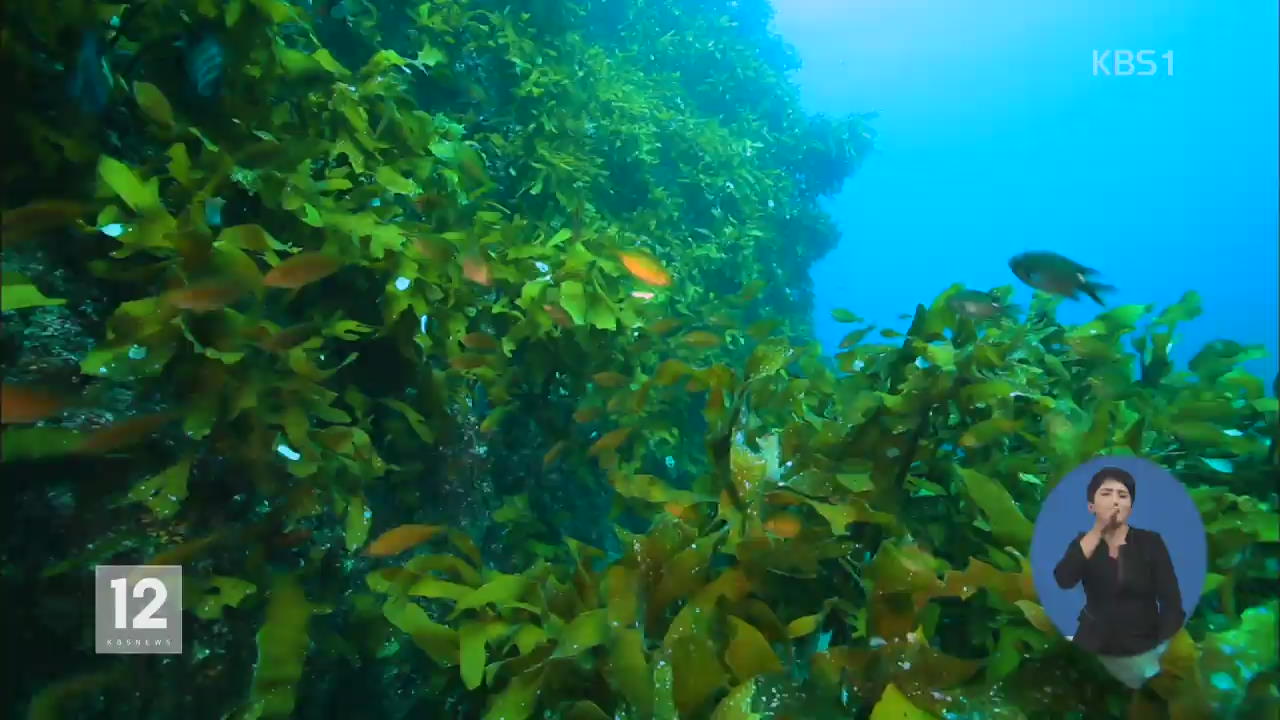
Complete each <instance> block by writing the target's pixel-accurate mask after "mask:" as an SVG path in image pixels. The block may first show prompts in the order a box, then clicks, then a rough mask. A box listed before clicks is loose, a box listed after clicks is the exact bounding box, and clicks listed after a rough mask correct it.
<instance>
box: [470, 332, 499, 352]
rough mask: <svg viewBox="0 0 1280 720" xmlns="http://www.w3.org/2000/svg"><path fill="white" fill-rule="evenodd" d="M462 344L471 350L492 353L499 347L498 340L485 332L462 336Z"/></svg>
mask: <svg viewBox="0 0 1280 720" xmlns="http://www.w3.org/2000/svg"><path fill="white" fill-rule="evenodd" d="M462 344H463V345H464V346H466V347H468V348H470V349H472V350H487V351H493V350H497V349H498V348H499V347H501V346H500V345H499V344H498V339H497V338H495V337H494V336H492V335H490V334H489V333H487V332H480V331H477V332H472V333H467V334H466V335H463V336H462Z"/></svg>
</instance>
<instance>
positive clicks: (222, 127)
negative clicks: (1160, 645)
mask: <svg viewBox="0 0 1280 720" xmlns="http://www.w3.org/2000/svg"><path fill="white" fill-rule="evenodd" d="M3 13H4V28H3V55H4V60H5V67H6V68H7V69H8V72H7V77H8V81H9V93H8V96H9V97H10V98H11V100H13V101H15V103H14V104H13V105H11V108H10V110H9V111H7V112H5V113H3V114H2V115H0V118H2V119H0V122H2V123H3V132H4V134H5V136H6V138H7V140H8V144H9V152H8V153H7V158H8V159H7V161H6V162H5V164H4V166H3V170H2V172H3V175H2V177H0V207H2V208H3V209H4V216H3V262H4V268H3V272H4V275H3V282H4V288H3V327H2V329H0V359H2V361H3V375H4V378H3V379H4V393H3V399H4V404H3V423H4V432H3V439H2V442H3V463H2V464H0V472H2V473H3V477H4V481H5V482H4V485H5V487H6V491H7V502H6V503H5V504H4V511H3V512H4V514H3V516H2V520H0V522H2V523H3V526H4V528H5V532H4V535H3V540H2V542H3V545H2V547H3V557H4V560H3V595H4V596H5V598H6V603H5V605H6V607H7V608H8V612H7V613H6V619H7V627H6V631H5V635H6V638H7V639H8V642H7V643H6V653H7V655H8V656H9V657H10V658H11V662H9V663H7V664H6V666H8V667H10V670H9V671H8V672H7V673H6V682H7V684H9V685H10V686H11V687H12V689H13V692H11V693H6V695H8V696H10V697H11V698H13V699H12V700H10V701H9V702H10V704H11V705H12V706H13V707H14V709H15V712H17V713H25V714H26V716H27V717H30V718H33V719H37V718H38V719H44V718H61V717H66V718H72V717H102V718H135V717H145V718H170V717H186V718H205V717H209V718H236V719H241V718H244V719H247V718H279V717H290V716H292V717H298V718H402V717H403V718H408V717H418V718H485V719H486V720H525V719H526V718H564V719H566V720H609V719H610V718H612V719H615V720H676V719H677V718H686V719H696V718H710V719H711V720H748V719H755V718H760V719H766V718H768V719H777V720H783V719H784V718H786V719H790V720H800V719H803V718H821V719H826V718H846V717H847V718H866V717H870V718H873V719H874V720H887V719H888V718H910V719H913V720H914V719H917V718H942V717H945V718H1010V719H1013V718H1099V717H1125V716H1127V717H1130V718H1135V719H1138V720H1146V719H1148V718H1151V719H1154V718H1177V719H1179V720H1191V719H1195V718H1205V719H1208V718H1214V717H1235V718H1241V719H1243V718H1275V717H1277V714H1276V713H1277V690H1276V678H1277V670H1278V668H1277V656H1276V634H1277V627H1276V613H1277V600H1276V596H1277V590H1278V589H1280V580H1278V572H1277V568H1278V567H1280V566H1278V563H1280V556H1278V554H1277V542H1278V541H1280V537H1278V531H1277V522H1278V516H1277V511H1276V505H1275V503H1276V495H1275V488H1274V485H1273V482H1274V477H1275V475H1276V472H1277V459H1276V439H1277V438H1276V434H1277V401H1276V388H1275V386H1274V384H1273V385H1272V387H1271V389H1270V390H1271V392H1270V394H1268V389H1267V388H1266V387H1265V386H1264V382H1263V381H1262V380H1260V379H1258V378H1256V377H1253V376H1252V375H1250V374H1248V373H1246V372H1244V371H1243V370H1241V369H1239V368H1238V365H1239V364H1240V363H1242V362H1244V361H1247V360H1248V359H1250V358H1252V357H1254V356H1256V353H1257V352H1258V349H1257V348H1253V347H1247V346H1242V345H1240V344H1238V343H1236V342H1233V341H1231V340H1230V339H1223V340H1220V341H1217V342H1214V343H1211V344H1209V345H1207V346H1206V347H1205V348H1204V349H1203V350H1201V351H1200V352H1199V354H1197V355H1196V356H1195V359H1194V360H1193V361H1192V362H1191V363H1190V366H1189V367H1186V368H1182V367H1175V366H1174V365H1173V364H1172V363H1171V362H1170V360H1169V359H1168V355H1167V353H1168V348H1169V345H1170V342H1172V340H1173V339H1174V338H1176V335H1177V331H1178V328H1179V327H1181V326H1183V325H1184V324H1185V323H1189V322H1193V321H1194V320H1195V318H1196V316H1197V314H1198V313H1199V300H1198V297H1197V295H1196V293H1195V292H1194V291H1193V290H1191V289H1188V292H1187V293H1186V295H1185V296H1184V297H1183V299H1182V300H1181V301H1180V302H1178V303H1177V304H1175V305H1173V306H1171V307H1164V308H1154V307H1149V306H1122V307H1115V308H1110V309H1106V310H1105V311H1103V312H1102V313H1101V314H1100V315H1099V316H1098V317H1097V318H1096V319H1095V320H1093V321H1091V322H1088V323H1086V324H1083V325H1079V326H1065V325H1063V324H1062V323H1060V322H1059V321H1058V320H1057V319H1056V317H1055V308H1056V307H1057V303H1058V302H1060V298H1056V297H1052V296H1050V295H1047V294H1039V295H1037V296H1036V300H1035V303H1034V304H1033V305H1032V306H1031V307H1030V308H1029V309H1028V311H1027V312H1026V313H1025V316H1024V317H1018V318H1008V317H996V318H989V319H981V318H972V317H967V316H965V315H962V314H957V312H956V311H955V310H954V308H953V305H954V303H950V302H948V300H949V298H952V297H953V296H954V295H955V294H956V293H958V292H961V291H962V288H961V287H960V286H958V285H957V286H954V287H951V288H947V289H941V288H937V289H934V291H933V292H930V293H928V296H923V297H921V304H920V305H918V306H916V307H908V308H902V312H903V313H904V314H906V315H908V316H910V317H911V318H912V322H911V326H910V329H909V331H908V332H906V333H905V334H904V335H900V334H898V333H895V332H893V331H889V330H883V331H881V330H877V329H876V328H874V327H871V326H869V325H868V324H866V323H865V322H863V321H861V320H860V318H858V317H857V316H856V315H855V314H854V313H853V312H850V311H839V312H838V313H837V316H838V317H837V319H838V320H841V321H842V322H847V323H849V324H850V333H849V334H848V336H847V337H846V338H845V340H844V342H842V343H841V345H840V348H839V349H838V351H837V354H836V355H835V356H834V358H831V357H829V356H825V355H824V354H823V353H822V351H821V350H820V349H819V348H818V347H817V345H816V343H815V342H814V341H813V339H812V329H811V321H810V318H811V314H812V306H811V293H810V290H809V280H808V270H809V267H810V265H811V264H812V263H813V262H814V261H815V260H816V259H817V258H818V257H820V256H821V255H823V254H824V253H825V252H827V251H828V250H829V249H830V248H832V247H833V246H834V244H835V243H836V241H837V233H836V230H835V227H834V224H833V222H832V220H831V219H830V218H829V217H828V216H827V215H826V214H825V213H824V212H823V211H822V209H821V208H820V206H819V199H820V198H821V197H823V196H824V195H830V194H832V193H834V192H835V191H837V190H838V189H839V188H840V187H841V185H842V183H843V182H844V181H845V179H846V178H847V177H849V176H850V175H851V174H852V173H854V172H856V171H857V169H858V167H859V164H860V163H861V162H862V160H863V159H864V158H865V157H866V155H867V154H868V153H869V152H871V151H872V148H873V145H874V131H873V130H872V129H871V127H870V126H869V124H868V123H870V122H871V120H870V118H867V117H864V116H853V117H844V118H831V117H824V116H809V115H806V114H805V112H804V111H803V110H802V109H801V107H800V103H799V101H798V96H797V93H796V90H795V88H794V87H793V86H792V85H791V84H790V82H789V80H788V72H789V71H790V70H791V69H794V67H795V66H796V60H795V58H794V55H793V53H792V52H791V50H790V49H789V48H788V47H787V46H786V45H785V44H783V43H782V41H781V40H780V39H779V38H778V37H777V36H776V35H774V34H772V33H771V32H770V31H769V30H768V29H767V28H768V20H769V9H768V6H767V4H766V3H764V2H762V1H761V0H736V1H733V2H729V1H725V0H706V1H705V2H697V3H693V2H685V1H684V0H529V1H528V2H517V3H509V4H508V3H503V2H497V1H496V0H427V1H426V2H421V3H404V2H399V1H398V0H342V1H341V2H331V1H330V0H317V1H316V2H313V3H288V2H285V1H284V0H227V1H225V2H215V1H214V0H136V1H135V2H131V3H111V2H94V1H91V0H65V1H62V2H57V3H7V4H6V5H5V7H4V9H3ZM846 242H856V238H851V239H846ZM939 290H941V294H937V295H936V297H935V296H934V295H935V294H936V293H937V292H938V291H939ZM1007 291H1008V289H1007V288H1006V289H1004V290H1003V291H997V292H1007ZM855 310H856V308H855ZM1098 454H1137V455H1141V456H1144V457H1148V458H1151V459H1153V460H1155V461H1157V462H1159V463H1161V464H1162V465H1164V466H1165V467H1168V468H1170V469H1171V470H1172V471H1174V472H1175V474H1176V475H1177V476H1178V477H1179V479H1180V480H1182V482H1184V483H1185V484H1186V485H1187V486H1188V487H1189V488H1190V489H1191V492H1192V495H1193V498H1194V500H1195V502H1196V504H1197V505H1198V507H1199V508H1200V510H1201V512H1202V514H1203V516H1204V518H1205V523H1206V526H1207V530H1208V533H1209V548H1210V558H1209V564H1210V571H1211V575H1210V579H1209V583H1208V589H1207V591H1206V594H1205V596H1204V597H1203V598H1201V599H1200V601H1199V605H1198V608H1197V611H1196V612H1195V614H1194V616H1193V617H1192V618H1191V620H1190V622H1189V623H1188V625H1187V627H1186V628H1185V629H1184V630H1183V631H1181V632H1180V633H1179V635H1178V636H1177V637H1176V638H1174V641H1173V643H1172V644H1171V646H1170V648H1169V651H1168V652H1167V653H1166V654H1165V656H1164V658H1163V660H1162V670H1161V673H1160V674H1159V675H1158V676H1157V677H1155V678H1154V679H1152V680H1151V682H1150V683H1149V686H1148V688H1146V689H1145V690H1143V691H1141V692H1137V693H1131V692H1130V691H1129V690H1127V689H1126V688H1124V687H1123V686H1121V685H1120V684H1119V683H1117V682H1116V681H1115V680H1114V679H1112V678H1111V677H1110V676H1109V675H1107V673H1106V672H1105V671H1104V670H1103V669H1101V668H1100V667H1099V666H1098V665H1097V664H1096V662H1094V661H1093V660H1092V659H1091V658H1089V657H1087V656H1085V655H1084V654H1082V653H1080V652H1079V651H1078V650H1077V649H1075V648H1074V647H1072V646H1071V645H1070V643H1069V642H1067V641H1066V640H1065V639H1064V638H1062V637H1061V636H1060V635H1059V634H1058V631H1057V630H1055V629H1054V627H1053V626H1052V624H1051V623H1050V622H1049V621H1048V619H1047V618H1046V616H1045V613H1044V611H1043V609H1042V607H1041V606H1040V604H1038V602H1037V597H1036V591H1035V589H1034V587H1033V586H1032V582H1031V573H1030V571H1029V568H1028V564H1027V555H1028V549H1029V544H1030V537H1031V528H1032V520H1034V518H1035V517H1036V514H1037V512H1038V508H1039V506H1040V504H1041V502H1042V501H1043V499H1044V497H1045V495H1046V494H1047V493H1048V491H1049V490H1050V489H1052V487H1053V486H1054V484H1055V483H1056V482H1057V481H1058V480H1059V479H1060V478H1061V477H1062V475H1063V474H1064V473H1065V472H1066V471H1068V470H1069V469H1071V468H1072V467H1074V466H1076V465H1077V464H1079V463H1080V462H1082V461H1084V460H1087V459H1089V458H1091V457H1093V456H1095V455H1098ZM133 563H151V564H179V565H182V566H183V568H184V586H183V590H184V593H183V594H184V597H183V600H184V607H185V613H184V628H185V629H184V635H185V648H184V652H183V653H181V654H180V655H118V656H115V655H95V654H94V652H93V627H92V625H93V608H92V591H91V584H92V582H93V568H94V566H95V565H98V564H133Z"/></svg>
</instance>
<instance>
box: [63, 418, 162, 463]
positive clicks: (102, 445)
mask: <svg viewBox="0 0 1280 720" xmlns="http://www.w3.org/2000/svg"><path fill="white" fill-rule="evenodd" d="M177 417H178V414H177V413H173V412H161V413H155V414H152V415H142V416H139V417H133V418H129V419H128V420H121V421H120V422H117V423H112V424H110V425H107V426H104V427H100V428H98V429H97V430H93V431H91V432H89V434H87V435H85V436H84V439H83V440H81V441H80V444H79V445H78V446H77V447H76V452H79V453H85V454H91V455H92V454H98V453H105V452H111V451H112V450H118V449H120V448H122V447H128V446H130V445H133V444H135V443H138V442H141V441H143V440H145V439H146V438H148V437H150V436H151V435H153V434H155V431H157V430H159V429H160V428H162V427H164V426H165V425H166V424H168V423H169V422H171V421H173V420H175V419H176V418H177Z"/></svg>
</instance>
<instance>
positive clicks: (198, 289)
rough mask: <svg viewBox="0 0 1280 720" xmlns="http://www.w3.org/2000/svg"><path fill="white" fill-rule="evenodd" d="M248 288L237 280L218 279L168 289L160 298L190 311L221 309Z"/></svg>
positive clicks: (238, 297) (242, 294) (237, 298)
mask: <svg viewBox="0 0 1280 720" xmlns="http://www.w3.org/2000/svg"><path fill="white" fill-rule="evenodd" d="M248 290H249V288H248V287H246V286H245V284H244V283H243V282H240V281H238V280H228V279H218V280H206V281H203V282H199V283H195V284H193V285H188V286H186V287H182V288H178V289H176V290H170V291H169V292H167V293H165V294H164V295H163V296H162V299H163V300H164V301H165V302H166V303H168V304H169V305H172V306H173V307H176V308H181V309H183V310H190V311H192V312H211V311H214V310H221V309H223V308H225V307H227V306H228V305H231V304H232V303H234V302H235V301H237V300H239V299H240V298H242V297H244V294H245V293H246V292H248Z"/></svg>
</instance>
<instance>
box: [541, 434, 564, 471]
mask: <svg viewBox="0 0 1280 720" xmlns="http://www.w3.org/2000/svg"><path fill="white" fill-rule="evenodd" d="M568 445H569V444H568V443H567V442H565V441H564V440H560V441H559V442H557V443H556V444H555V445H552V446H551V449H550V450H548V451H547V454H546V455H543V456H542V467H544V468H548V467H551V464H552V463H554V462H555V461H556V460H558V459H559V458H560V455H561V454H563V453H564V449H565V448H566V447H568Z"/></svg>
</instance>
